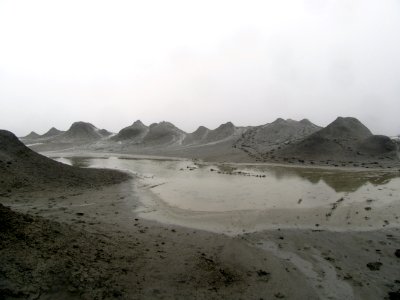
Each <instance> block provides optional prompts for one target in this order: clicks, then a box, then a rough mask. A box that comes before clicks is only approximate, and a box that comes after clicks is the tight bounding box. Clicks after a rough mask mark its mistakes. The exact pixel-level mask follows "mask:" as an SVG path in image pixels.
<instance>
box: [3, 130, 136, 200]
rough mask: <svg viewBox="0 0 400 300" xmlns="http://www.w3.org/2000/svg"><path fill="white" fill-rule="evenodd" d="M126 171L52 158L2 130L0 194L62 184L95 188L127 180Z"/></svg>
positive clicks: (64, 185) (56, 186)
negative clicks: (85, 165) (92, 166)
mask: <svg viewBox="0 0 400 300" xmlns="http://www.w3.org/2000/svg"><path fill="white" fill-rule="evenodd" d="M128 177H129V176H128V175H127V174H125V173H121V172H118V171H112V170H95V169H88V170H84V169H80V168H76V167H71V166H67V165H64V164H62V163H59V162H56V161H53V160H51V159H48V158H47V157H45V156H42V155H40V154H38V153H36V152H34V151H32V150H31V149H29V148H28V147H26V146H25V145H24V144H23V143H22V142H20V141H19V140H18V138H17V137H16V136H15V135H14V134H12V133H11V132H9V131H5V130H0V193H1V194H2V195H5V194H9V193H12V192H17V191H24V190H32V189H41V188H49V187H51V186H53V187H55V188H58V187H61V186H63V187H71V188H73V187H82V186H87V187H92V186H102V185H104V184H114V183H119V182H122V181H124V180H126V179H127V178H128Z"/></svg>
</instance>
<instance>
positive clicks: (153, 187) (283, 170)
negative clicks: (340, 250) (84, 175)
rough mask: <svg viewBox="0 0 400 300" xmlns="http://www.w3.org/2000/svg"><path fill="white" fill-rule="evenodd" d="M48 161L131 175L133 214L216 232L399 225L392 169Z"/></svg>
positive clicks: (399, 199)
mask: <svg viewBox="0 0 400 300" xmlns="http://www.w3.org/2000/svg"><path fill="white" fill-rule="evenodd" d="M56 160H58V161H60V162H63V163H67V164H71V165H75V166H79V167H97V168H113V169H120V170H127V171H130V172H132V173H134V174H136V175H137V179H136V181H135V182H136V183H135V191H134V192H135V193H138V196H140V199H141V201H142V202H143V207H142V209H141V213H142V214H143V216H145V217H148V218H151V219H155V220H158V221H161V222H167V223H168V222H170V223H177V224H181V225H184V226H192V227H196V228H204V229H211V230H212V229H215V230H216V231H221V228H223V229H222V231H224V232H237V231H249V230H257V229H262V228H269V227H293V226H294V227H320V228H324V227H327V228H335V229H343V228H345V229H346V228H347V229H348V228H354V229H368V228H377V227H378V228H379V227H382V226H384V227H385V226H398V224H399V220H398V217H397V215H398V212H399V203H400V177H399V175H400V174H399V173H396V172H376V171H357V172H355V171H343V170H342V171H340V170H333V169H317V168H316V169H311V168H296V167H282V166H279V167H278V166H268V165H257V166H245V165H235V164H220V165H211V164H200V163H195V162H192V161H186V160H154V159H132V158H131V159H128V158H118V157H102V158H90V157H69V158H60V157H59V158H56ZM212 226H214V227H213V228H211V227H212ZM221 226H222V227H221Z"/></svg>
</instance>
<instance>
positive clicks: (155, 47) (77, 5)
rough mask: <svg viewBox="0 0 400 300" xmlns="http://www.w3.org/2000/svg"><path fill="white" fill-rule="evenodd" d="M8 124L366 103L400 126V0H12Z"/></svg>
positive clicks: (0, 97)
mask: <svg viewBox="0 0 400 300" xmlns="http://www.w3.org/2000/svg"><path fill="white" fill-rule="evenodd" d="M0 104H1V110H0V128H4V129H8V130H11V131H13V132H15V133H16V134H18V135H25V134H27V133H28V132H29V131H30V130H35V131H37V132H39V133H44V132H45V131H46V130H48V129H49V128H50V127H52V126H55V127H57V128H59V129H64V130H65V129H67V128H68V127H69V126H70V124H71V123H72V122H73V121H78V120H83V121H88V122H92V123H93V124H94V125H96V126H98V127H101V128H106V129H109V130H112V131H118V130H119V129H120V128H122V127H125V126H127V125H129V124H131V123H132V122H133V121H135V120H136V119H141V120H142V121H143V122H145V123H147V124H149V123H152V122H159V121H162V120H167V121H170V122H172V123H174V124H175V125H177V126H178V127H180V128H181V129H183V130H186V131H193V130H195V129H196V127H197V126H199V125H205V126H207V127H210V128H215V127H216V126H218V125H219V124H220V123H222V122H226V121H232V122H233V123H235V124H236V125H239V126H243V125H259V124H264V123H267V122H271V121H273V120H274V119H275V118H277V117H283V118H293V119H302V118H309V119H310V120H311V121H313V122H314V123H317V124H319V125H327V124H328V123H329V122H331V121H332V120H333V119H334V118H335V117H336V116H338V115H341V116H355V117H357V118H359V119H360V120H361V121H362V122H364V123H365V124H366V125H367V126H369V127H370V129H371V130H372V131H373V132H374V133H381V134H389V135H392V134H399V133H400V117H399V114H400V1H395V0H385V1H379V0H375V1H372V0H358V1H356V0H354V1H351V0H341V1H340V0H338V1H330V0H305V1H299V0H279V1H278V0H276V1H265V0H264V1H251V0H245V1H234V0H233V1H232V0H230V1H228V0H226V1H225V0H223V1H222V0H220V1H219V0H212V1H211V0H202V1H189V0H182V1H177V0H172V1H154V0H146V1H98V0H93V1H86V0H77V1H71V0H68V1H52V0H49V1H29V0H27V1H18V0H11V1H3V0H0Z"/></svg>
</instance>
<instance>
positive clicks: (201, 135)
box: [183, 126, 210, 145]
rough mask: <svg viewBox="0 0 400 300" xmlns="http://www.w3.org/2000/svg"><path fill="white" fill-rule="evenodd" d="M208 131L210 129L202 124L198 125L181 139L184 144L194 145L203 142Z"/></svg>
mask: <svg viewBox="0 0 400 300" xmlns="http://www.w3.org/2000/svg"><path fill="white" fill-rule="evenodd" d="M209 132H210V129H208V128H207V127H204V126H199V128H197V129H196V131H194V132H192V133H188V134H187V135H186V137H185V139H184V140H183V144H184V145H196V144H200V143H204V142H205V140H206V138H207V135H208V133H209Z"/></svg>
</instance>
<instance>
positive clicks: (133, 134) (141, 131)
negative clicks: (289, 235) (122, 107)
mask: <svg viewBox="0 0 400 300" xmlns="http://www.w3.org/2000/svg"><path fill="white" fill-rule="evenodd" d="M148 131H149V128H148V127H147V126H146V125H144V124H143V123H142V122H141V121H140V120H137V121H136V122H134V123H133V124H132V125H131V126H128V127H125V128H123V129H121V130H120V131H119V132H118V134H116V135H115V136H113V137H112V138H111V139H112V140H114V141H141V140H142V139H143V138H144V136H145V135H146V134H147V132H148Z"/></svg>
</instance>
